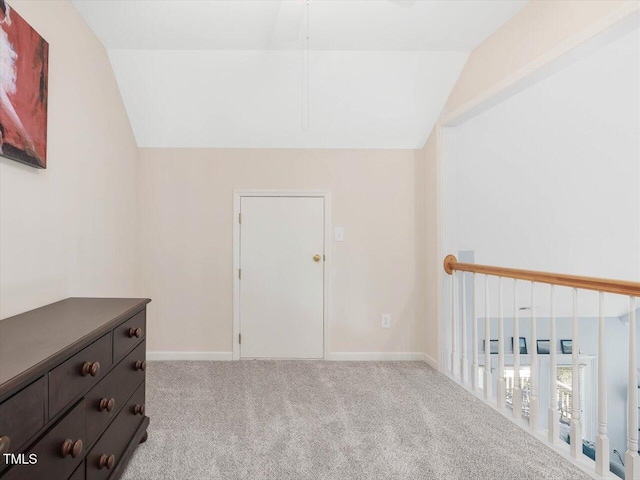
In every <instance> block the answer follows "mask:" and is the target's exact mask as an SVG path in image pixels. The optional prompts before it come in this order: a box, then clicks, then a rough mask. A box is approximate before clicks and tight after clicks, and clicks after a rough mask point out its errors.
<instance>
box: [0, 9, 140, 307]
mask: <svg viewBox="0 0 640 480" xmlns="http://www.w3.org/2000/svg"><path fill="white" fill-rule="evenodd" d="M11 6H12V8H14V9H15V11H17V12H18V13H19V14H21V15H22V16H23V17H24V18H25V19H26V20H27V21H28V22H29V23H30V24H31V25H32V26H33V27H34V28H35V29H36V30H37V31H38V32H39V33H40V34H41V35H42V36H43V37H44V38H45V39H46V40H47V41H48V42H49V45H50V51H49V56H50V63H49V139H48V141H49V146H48V168H47V169H46V170H36V169H34V168H31V167H27V166H25V165H21V164H19V163H17V162H14V161H12V160H8V159H5V158H1V159H0V265H1V268H0V318H6V317H8V316H11V315H14V314H17V313H20V312H23V311H26V310H30V309H33V308H36V307H38V306H41V305H44V304H47V303H50V302H53V301H56V300H59V299H62V298H65V297H67V296H70V295H95V296H106V295H131V294H132V292H133V287H134V283H133V281H134V258H135V257H134V246H135V234H136V232H135V218H136V209H135V184H136V171H137V165H136V159H137V148H136V144H135V140H134V138H133V134H132V132H131V128H130V126H129V121H128V119H127V116H126V112H125V110H124V107H123V104H122V101H121V99H120V93H119V90H118V87H117V85H116V82H115V79H114V77H113V74H112V71H111V66H110V63H109V60H108V58H107V54H106V51H105V49H104V48H103V47H102V45H101V44H100V42H99V41H98V39H97V38H96V37H95V36H94V34H93V33H92V32H91V31H90V30H89V28H88V27H87V26H86V24H85V23H84V21H83V20H82V18H81V17H80V15H79V14H78V13H77V12H76V10H75V9H74V8H73V6H72V5H71V4H70V3H69V2H66V1H63V2H59V1H48V2H31V1H18V0H16V1H12V2H11Z"/></svg>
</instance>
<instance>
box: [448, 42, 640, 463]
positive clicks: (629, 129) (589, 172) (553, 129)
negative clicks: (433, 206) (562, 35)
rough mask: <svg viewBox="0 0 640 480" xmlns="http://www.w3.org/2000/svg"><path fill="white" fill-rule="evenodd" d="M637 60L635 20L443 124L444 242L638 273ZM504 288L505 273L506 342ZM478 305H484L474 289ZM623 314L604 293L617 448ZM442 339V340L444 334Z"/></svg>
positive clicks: (507, 259)
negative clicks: (457, 121) (488, 104)
mask: <svg viewBox="0 0 640 480" xmlns="http://www.w3.org/2000/svg"><path fill="white" fill-rule="evenodd" d="M639 60H640V55H639V35H638V30H637V29H636V30H634V31H633V32H632V33H628V34H626V35H624V36H623V37H621V38H619V39H617V40H615V41H613V42H612V43H609V44H608V45H606V46H604V47H602V48H601V49H599V50H597V51H595V52H593V53H591V54H590V55H588V56H587V57H585V58H583V59H581V60H579V61H577V62H576V63H574V64H571V65H569V66H567V67H566V68H564V69H562V70H561V71H559V72H557V73H555V74H554V75H552V76H550V77H548V78H546V79H544V80H542V81H540V82H539V83H537V84H535V85H534V86H532V87H530V88H528V89H527V90H524V91H522V92H521V93H519V94H517V95H515V96H513V97H511V98H510V99H508V100H506V101H504V102H503V103H501V104H499V105H497V106H496V107H494V108H492V109H490V110H488V111H486V112H484V113H482V114H480V115H478V116H476V117H474V118H472V119H471V120H468V121H467V122H465V123H463V124H462V125H460V126H457V127H451V128H447V129H445V132H444V137H445V138H444V140H445V142H444V147H443V151H444V163H445V165H444V168H445V172H444V188H445V191H444V200H445V218H444V221H445V231H444V235H445V241H444V244H445V251H446V252H447V253H448V252H449V251H451V252H459V251H473V252H474V256H475V262H476V263H484V264H492V265H501V266H506V267H517V268H525V269H534V270H546V271H557V272H564V273H573V274H584V275H591V276H600V277H611V278H620V279H627V280H634V281H638V280H640V264H639V261H640V176H639V175H640V162H639V158H640V135H639V131H640V121H639V115H640V109H639V108H638V105H639V100H640V95H639V89H640V76H639V70H640V65H639ZM479 285H481V286H483V285H484V282H481V283H480V282H479ZM445 287H446V288H447V289H448V284H446V285H445ZM519 292H520V294H519V295H518V300H517V302H518V306H519V307H522V306H530V305H531V300H530V286H529V284H528V283H527V282H520V288H519ZM556 292H557V294H556V300H557V303H556V314H557V315H558V316H559V317H564V318H559V320H558V332H557V334H558V338H569V337H570V322H569V320H568V317H569V316H570V315H571V306H572V304H571V293H570V289H566V288H557V289H556ZM512 298H513V287H512V282H511V281H509V280H507V281H505V287H504V299H505V300H504V301H505V307H504V308H505V316H506V317H507V318H506V320H505V330H506V333H505V338H506V339H508V340H510V337H511V331H512V320H511V318H512V312H513V301H512ZM597 298H598V296H597V294H596V293H595V292H581V293H580V295H579V299H580V310H579V311H580V315H581V320H580V325H581V327H580V328H581V330H580V339H581V344H582V347H581V349H582V351H583V352H584V353H586V354H596V353H597V344H596V339H597V337H596V332H597V324H596V321H595V319H594V318H593V317H594V316H596V315H597ZM497 305H498V298H497V281H492V283H491V287H490V309H489V312H490V315H491V316H492V317H494V318H495V317H496V316H497V311H498V310H497ZM535 306H536V310H537V314H538V316H539V317H543V318H541V319H540V321H539V323H538V337H539V338H548V320H547V319H546V318H544V317H547V316H548V314H549V293H548V286H544V285H540V286H538V288H537V289H536V302H535ZM479 308H480V312H484V302H483V296H482V295H480V305H479ZM627 312H628V299H627V298H625V297H619V296H615V295H607V296H606V308H605V315H606V316H607V317H613V318H608V319H607V324H606V325H607V339H606V349H607V356H608V364H607V375H608V378H609V384H608V386H609V388H608V400H609V402H608V416H609V436H610V439H611V448H612V449H613V448H616V449H618V450H620V451H624V450H625V448H626V447H625V428H626V392H627V385H626V345H627V341H628V333H627V327H626V325H624V323H623V322H622V321H621V320H619V319H617V318H615V317H619V316H622V315H624V314H625V313H627ZM446 315H447V314H445V318H449V317H448V316H446ZM527 315H528V312H522V317H523V320H521V324H520V325H521V327H520V328H521V330H520V331H521V336H525V337H527V338H528V348H529V351H531V350H532V349H533V348H535V345H532V344H531V342H530V337H529V333H530V332H529V320H528V318H526V317H527ZM481 316H484V315H483V314H481ZM589 317H591V318H589ZM479 323H480V325H479V332H480V333H479V335H480V337H481V338H483V328H484V325H483V322H482V321H481V322H479ZM494 323H497V322H494ZM469 325H470V324H469ZM447 326H448V325H447ZM496 328H497V327H496V325H493V328H492V338H497V330H496ZM469 332H471V329H470V326H469ZM445 342H446V343H445V345H447V346H448V345H449V344H450V335H446V337H445ZM481 343H482V342H481V341H480V344H481ZM558 348H559V346H558ZM480 350H481V347H480ZM469 352H470V350H469ZM469 358H470V357H469Z"/></svg>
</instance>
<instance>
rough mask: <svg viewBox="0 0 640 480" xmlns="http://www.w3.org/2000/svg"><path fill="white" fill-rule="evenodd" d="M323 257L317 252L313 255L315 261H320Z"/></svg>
mask: <svg viewBox="0 0 640 480" xmlns="http://www.w3.org/2000/svg"><path fill="white" fill-rule="evenodd" d="M321 258H322V257H321V256H320V255H318V254H317V253H316V254H315V255H314V256H313V261H314V262H319V261H320V259H321Z"/></svg>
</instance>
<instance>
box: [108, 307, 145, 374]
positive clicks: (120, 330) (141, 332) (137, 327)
mask: <svg viewBox="0 0 640 480" xmlns="http://www.w3.org/2000/svg"><path fill="white" fill-rule="evenodd" d="M146 319H147V313H146V310H143V311H142V312H140V313H138V314H136V315H135V316H133V317H131V318H130V319H129V320H127V321H126V322H124V323H123V324H121V325H120V326H118V327H116V328H115V329H114V330H113V361H114V362H115V363H117V362H118V361H119V360H120V359H121V358H122V357H124V356H125V355H126V354H127V353H129V352H130V351H131V349H132V348H133V347H135V346H136V345H137V344H138V343H140V342H141V341H142V340H143V339H144V337H145V333H146V332H145V331H146V327H147V325H146Z"/></svg>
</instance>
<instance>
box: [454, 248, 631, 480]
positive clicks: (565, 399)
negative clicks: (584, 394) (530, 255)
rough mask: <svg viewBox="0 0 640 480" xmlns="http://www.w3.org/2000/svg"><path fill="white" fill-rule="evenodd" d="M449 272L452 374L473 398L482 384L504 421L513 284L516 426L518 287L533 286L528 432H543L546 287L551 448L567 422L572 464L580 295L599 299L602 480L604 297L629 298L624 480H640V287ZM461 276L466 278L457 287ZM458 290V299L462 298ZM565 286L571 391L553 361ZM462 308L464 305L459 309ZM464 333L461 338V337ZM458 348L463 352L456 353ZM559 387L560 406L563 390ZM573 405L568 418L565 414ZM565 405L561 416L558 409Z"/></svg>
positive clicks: (480, 269)
mask: <svg viewBox="0 0 640 480" xmlns="http://www.w3.org/2000/svg"><path fill="white" fill-rule="evenodd" d="M444 270H445V271H446V272H447V273H448V274H449V275H451V319H450V320H451V330H450V331H451V361H450V371H449V373H450V374H451V375H452V376H453V377H454V378H456V379H457V380H459V381H460V382H461V383H463V384H464V385H467V386H469V387H470V388H471V389H472V390H473V391H475V392H477V393H479V390H480V389H481V384H482V390H483V396H484V398H485V400H486V401H488V402H495V406H496V407H497V408H498V410H501V411H503V413H504V414H505V415H506V414H507V383H506V380H505V339H504V309H503V279H505V278H510V279H513V282H514V299H513V306H514V310H513V319H514V320H513V338H514V340H513V342H514V344H513V368H514V378H513V388H511V387H510V385H509V387H510V388H509V390H510V399H511V402H510V404H511V405H512V415H513V416H514V417H515V418H516V419H521V418H522V416H523V391H522V382H521V379H520V365H521V358H520V355H521V354H520V348H519V338H520V330H519V323H520V322H519V318H520V316H519V309H518V306H517V305H518V304H517V292H518V282H522V281H527V282H530V289H531V308H530V311H529V315H530V320H531V331H530V344H531V353H530V369H531V377H530V381H529V385H528V386H527V391H526V392H525V394H526V395H527V398H525V400H526V401H528V414H529V415H528V416H529V428H530V429H532V430H536V431H537V430H540V429H541V426H540V419H539V415H538V412H539V406H538V405H539V403H538V402H539V398H538V393H539V377H540V375H539V373H540V372H539V371H538V353H537V340H538V334H537V321H536V320H537V318H536V310H535V305H536V303H535V285H536V283H542V284H548V285H549V306H550V318H549V325H550V331H549V344H550V348H549V409H548V441H549V442H550V443H552V444H557V443H558V439H559V423H560V418H561V416H562V418H563V419H569V418H570V445H569V449H570V455H571V457H573V458H576V459H577V458H579V457H581V456H582V452H583V450H582V423H581V418H580V403H581V402H580V375H579V373H578V372H579V368H580V344H579V336H578V332H579V317H578V290H591V291H596V292H599V300H598V304H599V316H598V329H597V330H598V355H597V378H598V388H597V391H598V399H597V405H598V408H597V416H598V419H597V423H598V434H597V436H596V442H595V456H596V460H595V472H596V473H597V474H598V475H601V476H607V475H609V463H610V458H609V457H610V454H609V438H608V436H607V378H606V356H605V317H604V294H605V293H613V294H617V295H625V296H627V297H628V299H629V323H628V365H627V374H628V379H627V383H628V388H627V450H626V452H625V455H624V468H625V479H627V480H640V456H639V455H638V369H637V365H636V363H637V360H636V359H637V344H636V308H637V307H636V297H640V283H637V282H629V281H623V280H610V279H602V278H594V277H583V276H577V275H565V274H558V273H547V272H538V271H533V270H519V269H513V268H502V267H496V266H488V265H477V264H472V263H460V262H458V260H457V259H456V257H455V256H453V255H448V256H447V257H446V258H445V259H444ZM467 274H471V276H472V281H473V302H472V304H473V307H472V310H473V313H472V315H473V318H472V328H471V342H472V347H471V352H472V353H471V357H472V358H471V365H469V362H468V358H467V348H468V341H469V339H468V335H467V301H466V298H467V292H466V281H465V276H466V275H467ZM480 275H484V277H485V278H484V285H483V287H484V288H483V290H484V292H483V293H484V318H485V322H484V327H485V328H484V335H483V337H484V345H485V348H484V367H485V368H484V375H483V377H482V378H481V374H480V371H481V365H480V364H479V352H478V341H479V338H478V335H479V332H478V313H479V312H478V291H479V290H480V289H479V282H478V281H477V280H478V278H476V277H478V276H480ZM458 276H462V278H461V282H460V283H459V282H458V280H459V279H458ZM489 277H497V278H498V322H497V323H498V325H497V327H498V339H497V340H498V341H497V355H498V362H497V363H498V368H497V372H496V373H497V375H498V378H497V382H496V383H497V389H496V390H497V391H496V394H495V396H494V395H493V394H492V391H491V390H492V380H493V378H492V376H493V373H492V369H491V348H492V346H491V318H490V315H489V281H488V280H489ZM458 285H460V289H461V292H460V294H459V295H460V297H459V296H458ZM556 286H564V287H570V288H572V289H573V292H572V293H573V295H572V297H573V300H572V303H573V308H572V325H571V339H572V349H571V364H572V385H570V386H568V385H564V384H559V382H558V379H557V366H558V359H557V354H556V345H557V343H556V342H557V338H556V315H555V306H554V305H555V299H554V295H555V287H556ZM459 300H461V302H459ZM459 329H460V330H459ZM459 331H460V333H458V332H459ZM458 341H460V342H461V343H462V345H460V346H459V345H458ZM559 386H560V387H561V388H560V390H561V392H560V396H561V398H558V387H559ZM569 402H570V405H571V411H570V412H567V410H566V407H567V406H568V404H569ZM559 404H560V408H559Z"/></svg>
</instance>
